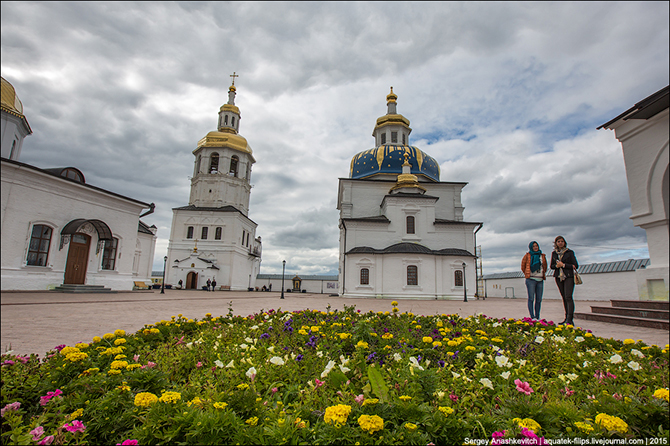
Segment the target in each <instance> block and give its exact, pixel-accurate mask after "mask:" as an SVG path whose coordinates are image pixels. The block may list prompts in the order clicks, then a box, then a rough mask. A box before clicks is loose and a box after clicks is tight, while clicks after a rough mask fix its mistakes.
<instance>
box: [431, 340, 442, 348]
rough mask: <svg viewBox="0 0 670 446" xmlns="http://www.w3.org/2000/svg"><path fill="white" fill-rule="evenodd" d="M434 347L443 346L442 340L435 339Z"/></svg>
mask: <svg viewBox="0 0 670 446" xmlns="http://www.w3.org/2000/svg"><path fill="white" fill-rule="evenodd" d="M433 347H442V343H441V342H440V341H434V342H433Z"/></svg>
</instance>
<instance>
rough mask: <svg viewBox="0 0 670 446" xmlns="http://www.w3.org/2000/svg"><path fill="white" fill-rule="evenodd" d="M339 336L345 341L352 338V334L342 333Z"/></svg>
mask: <svg viewBox="0 0 670 446" xmlns="http://www.w3.org/2000/svg"><path fill="white" fill-rule="evenodd" d="M339 336H340V339H342V340H345V339H349V338H350V337H351V333H340V334H339Z"/></svg>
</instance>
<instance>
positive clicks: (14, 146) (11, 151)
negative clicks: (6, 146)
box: [9, 140, 16, 160]
mask: <svg viewBox="0 0 670 446" xmlns="http://www.w3.org/2000/svg"><path fill="white" fill-rule="evenodd" d="M15 148H16V140H14V141H12V148H11V149H10V151H9V159H10V160H13V159H14V149H15Z"/></svg>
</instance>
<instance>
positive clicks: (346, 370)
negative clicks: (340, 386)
mask: <svg viewBox="0 0 670 446" xmlns="http://www.w3.org/2000/svg"><path fill="white" fill-rule="evenodd" d="M340 370H342V373H347V372H349V371H351V369H350V368H349V367H345V366H344V365H342V364H340Z"/></svg>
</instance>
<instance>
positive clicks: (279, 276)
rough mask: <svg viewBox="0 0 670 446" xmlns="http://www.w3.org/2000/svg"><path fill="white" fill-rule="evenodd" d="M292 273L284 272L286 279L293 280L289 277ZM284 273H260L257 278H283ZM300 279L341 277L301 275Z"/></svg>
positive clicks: (332, 279)
mask: <svg viewBox="0 0 670 446" xmlns="http://www.w3.org/2000/svg"><path fill="white" fill-rule="evenodd" d="M289 276H290V274H284V279H285V280H291V279H289ZM281 278H282V275H281V274H259V275H257V276H256V279H261V280H262V279H281ZM300 279H302V280H303V281H305V280H330V281H337V280H338V279H339V276H327V275H301V276H300Z"/></svg>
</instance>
